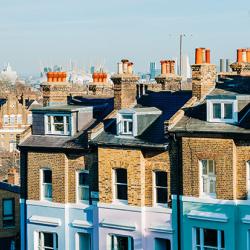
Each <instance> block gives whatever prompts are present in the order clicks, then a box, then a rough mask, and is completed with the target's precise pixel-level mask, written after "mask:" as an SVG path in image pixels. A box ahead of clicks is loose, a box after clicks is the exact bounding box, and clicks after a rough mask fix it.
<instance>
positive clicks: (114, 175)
mask: <svg viewBox="0 0 250 250" xmlns="http://www.w3.org/2000/svg"><path fill="white" fill-rule="evenodd" d="M117 169H125V168H115V169H113V200H114V202H115V203H121V204H125V205H127V204H128V170H127V169H125V170H126V171H127V184H123V183H118V182H117V181H116V170H117ZM117 185H124V186H127V200H122V199H118V198H117Z"/></svg>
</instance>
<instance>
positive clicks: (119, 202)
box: [112, 200, 128, 205]
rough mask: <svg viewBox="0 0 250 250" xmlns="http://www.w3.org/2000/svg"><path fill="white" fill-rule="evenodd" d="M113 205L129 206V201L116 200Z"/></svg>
mask: <svg viewBox="0 0 250 250" xmlns="http://www.w3.org/2000/svg"><path fill="white" fill-rule="evenodd" d="M112 204H114V205H128V201H127V200H114V201H113V202H112Z"/></svg>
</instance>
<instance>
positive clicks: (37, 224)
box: [19, 48, 250, 250]
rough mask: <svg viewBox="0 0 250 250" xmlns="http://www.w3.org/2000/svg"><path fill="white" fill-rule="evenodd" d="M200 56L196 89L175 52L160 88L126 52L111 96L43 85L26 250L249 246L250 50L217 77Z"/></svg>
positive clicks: (26, 187) (26, 168)
mask: <svg viewBox="0 0 250 250" xmlns="http://www.w3.org/2000/svg"><path fill="white" fill-rule="evenodd" d="M243 58H244V60H243ZM245 58H246V59H245ZM195 59H196V60H195V64H194V65H193V66H192V72H193V79H192V87H191V89H190V90H182V85H181V78H180V77H179V76H177V75H175V73H174V70H173V68H171V65H170V64H169V60H164V61H161V65H162V69H161V70H162V71H161V75H160V76H158V77H156V81H157V83H155V86H154V87H152V86H150V87H149V86H142V85H141V84H139V83H138V80H139V78H138V77H137V76H136V75H134V74H133V68H132V66H133V64H132V63H130V62H129V61H128V60H122V62H121V63H119V64H118V72H117V74H115V75H113V76H112V77H111V80H112V82H113V84H114V98H104V97H103V98H96V97H95V98H94V97H90V96H86V97H77V96H75V97H72V96H71V97H70V96H69V95H68V94H67V93H68V83H67V82H66V81H62V80H60V81H58V80H53V79H51V78H50V79H48V81H47V82H45V83H44V84H43V85H42V86H41V88H42V91H43V98H44V99H43V100H44V101H43V106H36V107H34V108H32V120H33V123H32V135H31V136H29V137H28V138H27V139H26V140H24V141H23V142H22V143H21V144H20V145H19V149H20V152H21V203H20V209H21V219H20V224H21V247H22V250H26V249H29V250H31V249H34V250H38V249H39V250H45V249H55V250H58V249H59V250H64V249H65V250H66V249H70V250H97V249H100V250H140V249H143V250H152V249H154V250H170V249H171V250H180V249H183V250H212V249H213V250H216V249H217V250H225V249H226V250H236V249H246V250H247V249H250V202H249V200H248V199H249V197H250V195H249V193H250V163H249V161H250V142H249V139H250V138H249V132H250V130H249V128H250V125H249V124H248V122H249V121H250V113H249V104H250V74H249V72H250V56H249V55H247V56H246V55H243V52H242V50H241V49H239V50H238V54H237V61H236V62H235V63H233V64H232V65H231V67H232V72H230V73H220V74H219V75H217V73H216V66H215V65H213V64H211V63H210V50H209V49H203V48H198V49H196V56H195Z"/></svg>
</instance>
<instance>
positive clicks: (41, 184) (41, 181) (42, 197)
mask: <svg viewBox="0 0 250 250" xmlns="http://www.w3.org/2000/svg"><path fill="white" fill-rule="evenodd" d="M45 170H50V171H51V174H52V170H51V169H50V168H41V169H40V197H41V200H43V201H52V199H53V177H52V180H51V181H52V183H51V184H49V183H44V182H43V177H44V171H45ZM45 185H51V198H47V197H45Z"/></svg>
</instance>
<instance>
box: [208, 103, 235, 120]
mask: <svg viewBox="0 0 250 250" xmlns="http://www.w3.org/2000/svg"><path fill="white" fill-rule="evenodd" d="M214 104H220V105H221V118H213V105H214ZM225 104H232V112H233V113H232V119H225V118H224V116H225V109H224V105H225ZM207 121H209V122H223V123H237V122H238V106H237V100H226V99H223V100H221V99H208V100H207Z"/></svg>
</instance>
